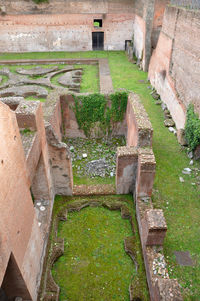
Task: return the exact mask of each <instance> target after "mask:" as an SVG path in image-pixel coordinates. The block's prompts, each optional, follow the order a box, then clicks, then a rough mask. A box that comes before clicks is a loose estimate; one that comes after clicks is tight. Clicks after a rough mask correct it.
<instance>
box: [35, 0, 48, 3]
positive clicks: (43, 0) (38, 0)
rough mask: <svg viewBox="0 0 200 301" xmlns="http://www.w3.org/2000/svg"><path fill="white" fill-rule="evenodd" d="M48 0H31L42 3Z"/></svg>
mask: <svg viewBox="0 0 200 301" xmlns="http://www.w3.org/2000/svg"><path fill="white" fill-rule="evenodd" d="M48 1H49V0H33V2H35V3H37V4H39V3H42V2H48Z"/></svg>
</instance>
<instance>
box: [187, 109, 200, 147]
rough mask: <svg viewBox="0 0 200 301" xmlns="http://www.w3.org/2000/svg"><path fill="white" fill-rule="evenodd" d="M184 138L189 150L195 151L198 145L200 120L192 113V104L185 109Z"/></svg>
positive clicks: (199, 140)
mask: <svg viewBox="0 0 200 301" xmlns="http://www.w3.org/2000/svg"><path fill="white" fill-rule="evenodd" d="M185 137H186V140H187V142H188V145H189V147H190V149H191V150H195V148H196V147H197V146H198V145H199V144H200V119H199V118H198V115H197V114H196V113H195V112H194V106H193V105H192V104H190V105H189V106H188V109H187V119H186V125H185Z"/></svg>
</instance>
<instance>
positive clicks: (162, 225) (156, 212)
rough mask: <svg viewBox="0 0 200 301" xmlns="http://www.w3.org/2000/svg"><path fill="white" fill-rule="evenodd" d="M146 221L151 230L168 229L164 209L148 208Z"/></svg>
mask: <svg viewBox="0 0 200 301" xmlns="http://www.w3.org/2000/svg"><path fill="white" fill-rule="evenodd" d="M146 221H147V223H148V228H149V230H167V224H166V221H165V218H164V214H163V210H162V209H150V210H146Z"/></svg>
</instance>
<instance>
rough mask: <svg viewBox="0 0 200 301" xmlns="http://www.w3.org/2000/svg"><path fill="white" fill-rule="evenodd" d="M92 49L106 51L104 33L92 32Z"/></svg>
mask: <svg viewBox="0 0 200 301" xmlns="http://www.w3.org/2000/svg"><path fill="white" fill-rule="evenodd" d="M92 49H93V50H104V32H102V31H96V32H92Z"/></svg>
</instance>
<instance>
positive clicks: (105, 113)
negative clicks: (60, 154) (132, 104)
mask: <svg viewBox="0 0 200 301" xmlns="http://www.w3.org/2000/svg"><path fill="white" fill-rule="evenodd" d="M127 99H128V94H127V92H125V91H123V92H116V93H114V94H112V95H110V102H111V104H110V103H109V100H107V99H106V97H105V96H104V95H103V94H99V93H95V94H91V95H87V96H76V97H74V101H75V106H74V112H75V115H76V120H77V122H78V125H79V128H80V129H82V130H83V131H84V133H85V135H86V136H90V131H91V128H92V127H94V126H95V123H97V122H98V127H99V128H100V129H101V130H103V131H104V133H105V134H109V133H110V132H111V131H112V127H113V126H114V123H116V122H120V121H122V120H123V118H124V114H125V111H126V106H127Z"/></svg>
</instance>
